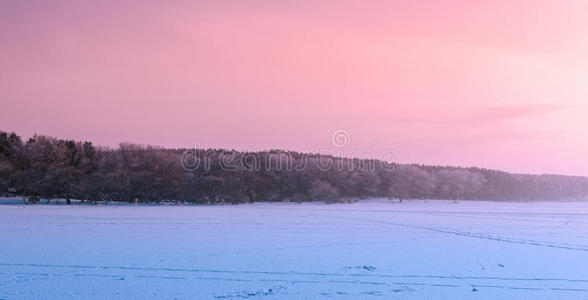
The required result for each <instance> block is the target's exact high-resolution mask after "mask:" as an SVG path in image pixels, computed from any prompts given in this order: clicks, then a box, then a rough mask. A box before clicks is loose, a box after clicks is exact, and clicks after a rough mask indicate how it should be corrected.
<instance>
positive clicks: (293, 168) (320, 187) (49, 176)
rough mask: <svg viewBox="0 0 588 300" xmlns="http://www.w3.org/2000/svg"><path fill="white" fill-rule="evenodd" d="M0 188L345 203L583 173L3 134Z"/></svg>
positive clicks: (533, 184) (534, 193)
mask: <svg viewBox="0 0 588 300" xmlns="http://www.w3.org/2000/svg"><path fill="white" fill-rule="evenodd" d="M0 194H1V195H19V196H25V197H28V199H30V201H31V202H33V203H35V202H38V201H39V199H65V201H66V203H68V204H70V203H71V200H72V199H76V200H81V201H82V202H86V201H88V202H93V203H96V202H98V201H104V202H111V201H114V202H139V203H161V202H162V201H172V202H177V203H200V204H215V203H233V204H238V203H251V202H255V201H284V202H286V201H288V202H303V201H326V202H342V201H350V200H351V199H361V198H367V197H388V198H391V199H401V200H402V199H454V200H459V199H467V200H496V201H539V200H559V199H565V198H579V197H585V196H587V195H588V178H586V177H575V176H562V175H529V174H512V173H506V172H502V171H496V170H489V169H482V168H461V167H448V166H426V165H417V164H394V163H388V162H384V161H379V160H373V159H357V158H344V157H335V156H330V155H322V154H313V153H300V152H293V151H284V150H269V151H257V152H240V151H234V150H222V149H165V148H160V147H152V146H142V145H135V144H120V145H119V147H118V148H116V149H112V148H106V147H97V146H95V145H93V144H92V143H91V142H87V141H84V142H80V141H74V140H64V139H57V138H53V137H49V136H44V135H35V136H34V137H32V138H30V139H28V140H27V141H23V140H22V138H21V137H20V136H18V135H16V134H15V133H9V132H3V131H0Z"/></svg>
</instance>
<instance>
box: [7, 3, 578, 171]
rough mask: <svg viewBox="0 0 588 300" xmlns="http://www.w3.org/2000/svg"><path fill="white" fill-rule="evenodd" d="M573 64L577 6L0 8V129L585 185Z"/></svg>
mask: <svg viewBox="0 0 588 300" xmlns="http://www.w3.org/2000/svg"><path fill="white" fill-rule="evenodd" d="M586 53H588V1H584V0H578V1H575V0H566V1H559V0H558V1H555V0H553V1H550V0H546V1H535V0H532V1H531V0H521V1H503V0H496V1H471V0H468V1H461V0H447V1H436V0H433V1H409V0H407V1H377V0H376V1H330V0H325V1H275V0H274V1H255V0H252V1H181V0H180V1H152V0H144V1H83V0H77V1H73V0H71V1H61V0H55V1H42V0H30V1H0V130H4V131H15V132H16V133H17V134H19V135H22V136H24V137H30V136H32V135H33V134H46V135H51V136H56V137H59V138H73V139H78V140H90V141H93V142H94V143H95V144H98V145H104V146H112V147H115V146H116V145H118V143H119V142H132V143H139V144H150V145H159V146H164V147H194V146H196V147H200V148H229V149H237V150H261V149H289V150H297V151H314V152H320V151H321V150H320V149H330V148H333V147H332V145H331V138H332V135H333V133H334V132H339V133H340V132H343V133H345V134H346V137H348V138H349V139H348V140H347V143H346V144H345V145H344V146H342V147H339V148H335V149H336V150H337V151H339V152H341V154H342V155H351V156H353V155H354V154H353V153H360V152H361V153H363V154H361V155H368V154H366V153H370V154H369V155H371V156H373V157H376V158H377V157H378V156H379V155H380V154H381V153H387V152H386V151H389V150H393V151H394V153H395V160H396V161H398V162H414V163H424V164H435V165H455V166H479V167H486V168H493V169H501V170H506V171H511V172H519V173H559V174H569V175H584V176H588V134H587V133H586V132H587V130H586V129H587V128H588V117H587V113H588V101H587V96H588V55H586ZM362 151H363V152H362ZM361 155H360V156H361Z"/></svg>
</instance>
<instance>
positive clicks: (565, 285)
mask: <svg viewBox="0 0 588 300" xmlns="http://www.w3.org/2000/svg"><path fill="white" fill-rule="evenodd" d="M587 216H588V204H584V203H492V202H468V201H461V202H460V203H452V202H449V201H437V202H435V201H428V202H427V203H424V202H421V201H409V202H406V203H401V204H398V203H395V204H393V205H392V204H390V203H389V202H386V201H366V202H365V203H356V204H352V205H343V204H342V205H323V204H281V203H275V204H269V203H261V204H254V205H240V206H186V207H182V206H180V207H153V206H151V207H141V206H123V207H111V206H69V207H68V206H55V205H46V206H44V205H38V206H21V205H0V245H2V247H0V299H30V298H42V299H77V298H85V299H145V298H160V299H195V298H198V299H243V298H264V299H265V298H276V299H316V298H334V299H340V298H347V299H371V298H377V297H379V298H384V299H431V298H433V299H456V298H458V299H474V298H475V299H495V298H497V297H506V298H508V299H531V298H541V299H583V298H582V297H585V298H584V299H588V297H587V296H586V295H588V271H586V270H588V253H586V252H588V238H587V236H588V235H587V233H588V222H586V221H585V220H587V218H586V217H587Z"/></svg>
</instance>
